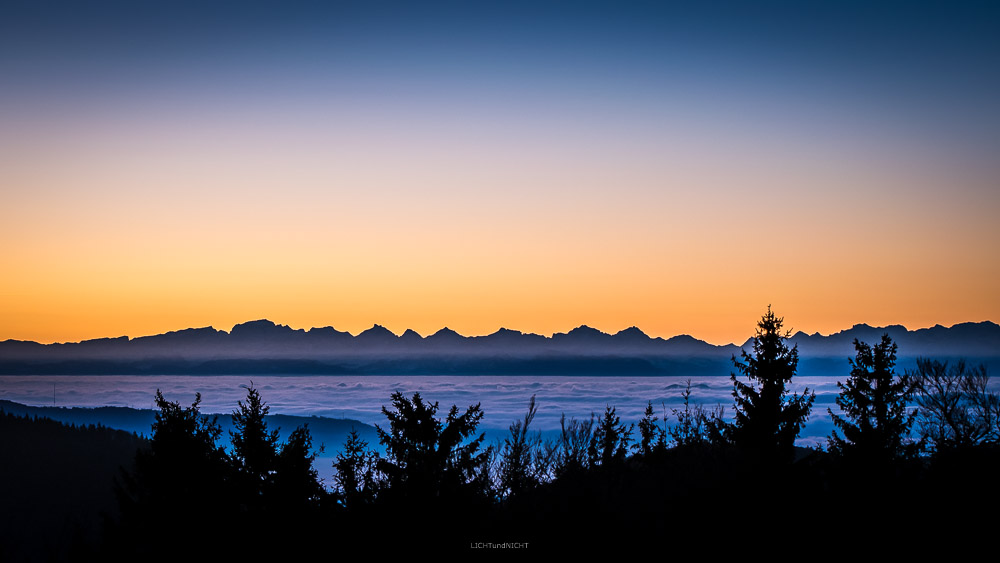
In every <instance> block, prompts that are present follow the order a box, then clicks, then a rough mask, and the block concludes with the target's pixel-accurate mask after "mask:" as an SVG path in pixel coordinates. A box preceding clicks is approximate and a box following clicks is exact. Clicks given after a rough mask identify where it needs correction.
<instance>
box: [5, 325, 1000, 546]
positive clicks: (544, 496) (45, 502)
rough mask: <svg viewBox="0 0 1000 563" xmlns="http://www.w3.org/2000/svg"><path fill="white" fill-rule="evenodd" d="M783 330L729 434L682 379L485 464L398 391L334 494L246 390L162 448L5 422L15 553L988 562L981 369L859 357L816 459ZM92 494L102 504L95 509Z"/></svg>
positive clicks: (460, 426)
mask: <svg viewBox="0 0 1000 563" xmlns="http://www.w3.org/2000/svg"><path fill="white" fill-rule="evenodd" d="M782 323H783V320H782V319H781V318H778V317H776V316H775V315H773V314H772V313H771V311H770V310H768V312H767V314H766V315H765V316H764V317H763V318H762V319H761V321H760V322H759V323H758V331H757V334H756V335H755V336H754V338H753V339H752V341H751V343H750V345H749V346H748V350H745V351H744V352H743V353H741V355H740V357H739V358H737V357H735V356H734V357H732V358H731V366H732V371H733V375H732V376H731V381H732V385H733V403H732V405H731V406H729V407H725V408H731V409H732V412H733V413H734V414H735V416H732V417H728V416H725V413H724V407H721V406H720V407H718V408H716V409H714V410H709V409H706V408H704V407H703V406H701V405H695V404H691V403H690V401H689V399H690V392H691V388H690V383H688V386H687V388H686V389H685V390H684V391H683V393H682V397H683V398H684V403H683V407H681V408H679V409H675V410H673V411H672V412H671V413H669V414H668V415H667V416H662V417H661V416H658V415H657V413H656V409H654V407H653V405H652V404H649V405H647V408H646V411H645V414H644V416H643V417H642V418H641V419H640V420H638V421H623V420H621V418H620V416H618V414H617V413H616V407H615V406H611V405H609V406H607V407H606V408H605V409H604V410H603V412H602V414H601V415H600V416H594V415H592V416H591V417H590V418H589V419H583V420H578V419H575V418H574V419H569V420H566V419H565V418H564V419H563V421H562V423H561V431H560V432H559V434H558V435H557V436H556V437H555V438H551V439H543V438H542V435H541V434H540V433H538V432H537V431H536V430H533V427H532V422H533V420H534V416H535V413H536V412H537V405H536V404H535V398H534V397H531V398H530V400H528V401H527V405H526V406H527V409H526V413H525V415H524V417H523V419H521V420H517V421H514V422H513V423H512V424H511V425H510V427H509V434H508V435H507V437H506V438H505V439H503V440H502V441H498V442H497V443H494V444H487V443H486V442H485V440H484V436H483V434H482V433H479V432H478V426H479V423H480V421H481V420H482V417H483V414H484V413H483V411H482V409H481V407H480V405H479V404H473V405H469V406H468V407H467V408H465V409H460V408H459V407H458V406H457V405H453V406H451V407H450V408H448V409H446V410H445V409H442V408H439V405H438V403H436V402H431V401H429V400H427V399H425V398H424V397H423V396H421V394H420V393H415V394H413V395H412V396H406V395H403V394H402V393H399V392H396V393H394V394H392V396H391V397H390V403H389V404H388V405H386V406H383V408H382V412H383V415H384V416H385V423H384V424H379V425H378V426H377V427H376V432H375V435H374V436H373V437H365V436H363V435H362V434H360V433H358V432H349V433H348V435H347V437H346V439H345V441H344V444H343V447H342V448H341V449H340V452H339V453H338V455H337V456H336V459H335V460H333V462H332V463H333V466H334V469H335V470H336V480H335V483H332V485H333V486H332V488H330V487H327V486H324V484H323V483H321V482H320V481H318V479H317V473H316V469H315V465H314V464H315V462H316V460H317V458H316V454H315V447H314V442H313V439H314V437H313V435H312V433H311V428H310V427H309V426H306V425H301V426H298V427H296V428H295V429H294V430H292V431H291V432H289V433H287V434H284V435H283V436H282V435H279V433H278V432H277V431H276V429H275V428H274V425H273V423H274V422H275V419H273V418H271V417H270V416H269V407H268V405H267V404H266V402H265V401H264V398H263V397H261V395H260V393H259V391H258V390H257V389H255V388H254V387H253V386H252V385H251V386H250V387H249V388H248V389H247V395H246V399H245V400H244V401H240V402H239V404H238V405H237V406H236V408H235V409H234V411H233V412H232V414H231V417H230V420H231V428H230V429H229V431H228V432H226V431H224V429H223V428H222V426H221V425H220V424H219V422H218V419H216V418H214V417H209V416H207V415H203V414H202V413H201V412H200V409H199V406H200V397H199V396H195V398H194V401H193V402H192V403H191V405H190V406H186V405H181V404H179V403H176V402H171V401H167V400H165V399H164V398H163V396H162V395H161V394H160V393H159V392H157V400H156V404H157V408H158V410H157V411H155V412H154V418H153V421H152V423H151V426H150V430H151V432H150V437H149V439H148V440H147V439H145V438H141V437H139V436H136V435H134V434H128V433H121V432H108V431H107V429H103V428H101V427H97V426H86V427H83V426H66V425H64V424H61V423H58V422H54V421H51V420H49V419H43V418H37V417H34V418H29V417H23V416H18V415H15V414H11V413H2V414H0V450H2V453H3V457H2V458H0V459H3V460H4V463H2V464H0V483H2V484H3V485H4V486H5V487H7V489H6V490H5V491H0V492H5V493H7V495H8V496H5V497H4V498H5V501H6V500H7V499H13V500H10V501H7V504H5V509H6V510H5V517H6V521H5V522H4V524H5V526H4V527H3V528H0V534H2V535H0V556H2V558H3V559H4V560H8V559H10V560H22V559H24V560H100V561H135V560H153V561H167V560H170V561H174V560H177V559H178V558H192V559H197V560H215V559H218V560H240V559H247V560H254V561H260V560H271V559H273V560H277V561H287V560H306V559H309V558H314V557H315V556H316V549H317V543H318V544H320V545H322V546H323V549H326V546H336V547H335V549H336V551H337V553H338V554H364V555H365V557H368V558H374V559H376V560H379V559H382V558H385V557H386V556H392V555H396V556H400V557H404V558H406V559H405V560H409V559H414V554H416V553H421V554H424V553H433V554H435V555H438V556H441V555H444V556H451V555H459V556H464V557H468V556H469V555H481V554H484V553H485V552H487V551H489V552H493V551H498V550H499V551H504V552H508V554H507V556H508V558H509V556H510V553H509V552H523V553H524V554H526V555H527V554H530V555H531V556H536V555H538V554H541V555H544V556H548V557H562V556H577V557H578V556H581V555H585V556H591V555H593V554H595V553H601V552H603V550H607V549H611V550H615V552H617V553H618V554H619V555H622V554H633V553H635V554H640V553H646V554H647V555H648V553H649V552H650V551H653V552H661V551H662V552H668V551H669V553H670V554H671V555H674V556H691V555H695V554H700V555H702V556H705V555H706V554H710V557H712V558H718V557H714V556H715V555H717V554H721V556H741V555H749V554H756V553H758V552H760V553H761V554H763V553H765V552H766V553H771V554H772V555H773V552H774V551H775V550H779V551H781V552H782V553H784V552H785V551H788V552H789V553H790V557H796V558H801V557H808V556H810V555H811V552H812V551H814V550H819V549H825V548H827V547H828V546H830V545H836V548H837V550H838V551H839V552H843V553H855V552H858V553H860V552H861V551H862V550H864V551H865V552H866V553H870V554H875V555H878V556H892V557H893V558H897V557H899V556H902V555H910V554H915V553H918V552H919V553H921V554H924V555H926V553H928V552H930V551H929V550H933V551H934V552H940V551H944V552H945V554H946V555H948V556H949V559H954V558H961V557H962V556H964V555H965V554H966V553H969V552H971V551H972V550H973V549H981V546H982V544H983V540H985V539H987V538H989V537H991V536H990V535H988V534H992V533H993V531H994V530H993V527H994V525H995V522H994V521H993V518H992V517H991V512H990V510H992V508H993V507H995V506H997V504H996V503H997V502H998V501H1000V489H998V488H997V487H995V486H994V479H995V476H996V475H997V471H998V470H1000V396H998V394H997V393H996V392H995V391H993V390H992V388H991V387H990V384H989V375H988V373H987V371H986V367H985V366H984V365H975V364H969V363H966V362H961V361H960V362H950V361H940V360H933V359H921V360H920V361H918V362H917V364H916V366H917V367H916V369H914V370H905V371H903V373H898V372H897V371H896V367H895V365H896V358H897V353H898V346H897V343H896V342H894V341H893V339H892V338H891V337H890V336H889V335H888V334H883V335H882V336H881V338H880V339H879V340H877V341H875V342H873V343H867V342H864V341H860V340H856V341H855V342H854V343H853V345H854V349H855V354H854V355H853V357H852V358H850V361H845V362H844V365H843V366H842V375H843V377H842V379H841V381H840V383H839V387H840V394H839V396H838V398H837V401H836V402H837V406H838V407H839V410H838V413H833V411H832V409H831V414H834V420H835V427H836V431H835V432H833V433H832V434H831V435H830V437H829V443H828V447H827V448H820V449H806V448H801V447H797V446H796V445H795V439H796V437H797V436H798V432H799V430H800V429H801V427H802V424H803V423H804V422H805V421H806V420H807V419H808V417H809V416H810V415H811V413H812V409H813V407H814V404H813V403H814V395H813V394H812V393H811V392H809V390H805V391H804V392H803V393H802V394H801V395H799V394H789V393H788V391H787V389H788V386H789V384H791V383H792V381H793V379H794V377H795V376H796V375H797V370H798V364H799V356H798V350H797V348H796V347H795V346H794V345H790V335H789V334H787V333H785V332H782V330H781V329H782ZM5 406H9V403H5ZM52 410H58V409H52ZM375 440H377V441H378V443H379V444H380V446H381V449H380V450H376V449H374V448H373V447H372V445H373V442H374V441H375ZM227 444H228V447H227ZM119 467H120V470H119V469H118V468H119ZM63 472H70V473H72V475H70V476H68V477H67V478H65V479H63V477H62V475H61V473H63ZM57 480H60V481H61V482H60V483H58V486H54V484H53V483H52V482H54V481H57ZM78 488H80V490H83V489H82V488H85V490H86V491H87V494H88V495H90V497H93V498H87V499H86V500H85V501H83V506H86V507H89V508H87V510H84V511H83V512H80V511H78V510H76V508H74V507H78V506H80V504H79V501H78V496H79V495H78V493H79V492H80V491H79V490H78ZM102 491H103V492H102ZM109 491H110V492H109ZM40 507H41V508H40ZM983 508H985V509H986V510H985V511H984V510H982V509H983ZM98 511H99V512H100V516H95V513H97V512H98ZM37 514H44V515H45V517H44V518H43V519H42V520H40V521H37V520H36V521H33V520H32V518H37ZM33 515H35V516H33ZM22 532H23V533H22ZM39 538H41V539H43V540H44V541H42V542H41V543H37V542H35V543H33V541H34V540H36V539H39ZM790 546H794V547H790Z"/></svg>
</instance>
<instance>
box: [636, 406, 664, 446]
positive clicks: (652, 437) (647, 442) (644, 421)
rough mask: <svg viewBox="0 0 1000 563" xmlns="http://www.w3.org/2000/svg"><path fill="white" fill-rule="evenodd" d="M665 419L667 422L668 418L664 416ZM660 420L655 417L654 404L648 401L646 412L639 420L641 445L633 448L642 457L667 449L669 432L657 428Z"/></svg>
mask: <svg viewBox="0 0 1000 563" xmlns="http://www.w3.org/2000/svg"><path fill="white" fill-rule="evenodd" d="M663 418H664V422H666V418H667V417H666V416H664V417H663ZM658 420H660V417H658V416H653V402H652V401H648V402H647V403H646V410H645V411H644V412H643V413H642V418H641V419H640V420H639V425H638V426H639V443H638V444H635V445H633V446H632V448H633V449H635V450H638V452H639V454H640V455H642V456H649V455H651V454H652V453H653V452H654V451H663V450H665V449H666V448H667V437H666V434H667V432H666V430H664V429H663V428H661V427H659V426H657V424H656V421H658Z"/></svg>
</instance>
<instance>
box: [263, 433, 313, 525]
mask: <svg viewBox="0 0 1000 563" xmlns="http://www.w3.org/2000/svg"><path fill="white" fill-rule="evenodd" d="M320 451H322V447H321V448H320ZM315 460H316V454H315V453H313V451H312V435H311V434H310V433H309V427H308V425H302V426H300V427H298V428H296V429H295V430H293V431H292V433H291V434H290V435H289V436H288V440H287V441H286V442H285V443H284V444H282V445H281V451H280V452H279V453H278V456H277V459H276V460H275V471H274V475H273V482H274V493H275V495H276V496H277V498H278V500H279V502H281V503H282V504H284V505H286V506H288V505H290V506H303V505H307V504H310V503H313V502H315V501H318V500H319V499H320V498H322V497H323V495H324V490H323V486H322V484H321V483H320V480H319V474H318V473H317V472H316V468H315V467H313V461H315Z"/></svg>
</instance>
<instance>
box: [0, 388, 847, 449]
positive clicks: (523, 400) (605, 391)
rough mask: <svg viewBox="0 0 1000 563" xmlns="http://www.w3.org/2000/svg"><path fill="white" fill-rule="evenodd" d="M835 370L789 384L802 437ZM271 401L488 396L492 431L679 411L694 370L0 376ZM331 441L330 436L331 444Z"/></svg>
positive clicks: (133, 396)
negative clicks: (527, 420)
mask: <svg viewBox="0 0 1000 563" xmlns="http://www.w3.org/2000/svg"><path fill="white" fill-rule="evenodd" d="M837 379H838V378H836V377H823V376H812V377H810V376H799V377H796V378H795V379H794V380H793V384H792V385H791V386H790V391H791V392H798V393H801V392H802V391H803V389H804V388H806V387H808V388H809V390H810V391H815V392H816V402H815V404H814V406H813V411H812V415H811V416H810V417H809V420H808V423H807V425H806V427H805V428H804V429H803V431H802V433H801V434H800V437H799V443H800V444H801V445H804V446H812V445H818V444H825V442H826V437H827V436H828V435H829V433H830V430H831V422H830V416H829V414H828V413H827V407H831V408H833V409H834V412H837V406H836V404H835V402H834V400H835V398H836V395H837V393H838V389H837ZM251 381H252V383H253V385H254V386H255V387H256V388H257V389H259V390H260V393H261V397H262V398H263V399H264V400H265V401H266V402H267V404H268V405H270V408H271V414H290V415H301V416H312V415H316V416H325V417H331V418H349V419H354V420H359V421H361V422H364V423H367V424H373V425H374V424H380V425H383V426H384V424H385V416H384V415H383V414H382V406H383V405H386V406H390V405H391V399H390V397H391V395H392V394H393V393H394V392H396V391H400V392H402V393H404V394H405V395H407V396H412V394H413V393H415V392H419V393H420V394H421V396H422V397H423V398H424V399H425V400H426V401H430V402H438V403H439V404H440V411H439V413H440V414H441V415H442V417H443V416H444V415H445V414H446V413H447V410H448V408H449V407H450V406H451V405H453V404H454V405H458V406H459V407H460V408H462V409H465V408H466V407H468V406H469V405H474V404H476V403H479V404H481V405H482V408H483V411H484V412H485V416H484V417H483V420H482V424H481V430H483V431H485V432H486V433H487V436H488V438H490V439H493V438H496V437H500V436H502V434H503V433H504V432H506V429H507V427H508V426H509V425H510V423H511V422H513V421H515V420H517V419H519V418H523V416H524V414H525V412H526V410H527V407H528V401H529V399H530V398H531V396H532V395H534V396H535V397H536V399H535V400H536V402H537V405H538V414H537V416H536V417H535V420H534V422H533V423H532V427H533V428H534V429H536V430H541V431H543V432H544V433H549V432H551V431H555V430H557V429H558V428H559V419H560V417H561V416H562V415H564V414H565V415H566V418H567V419H569V418H571V417H576V418H581V419H586V418H589V417H590V414H591V413H592V412H593V413H595V414H597V415H598V416H599V415H600V414H602V413H603V412H604V409H605V407H606V406H613V407H615V408H616V409H617V414H618V415H619V416H620V417H621V419H622V421H623V422H626V423H628V422H636V421H638V420H639V419H640V418H642V413H643V410H644V409H645V408H646V405H647V403H649V402H652V404H653V407H654V409H655V410H656V413H657V416H660V417H661V418H662V417H663V415H664V413H666V414H667V415H668V416H669V419H668V424H669V423H670V422H671V421H672V420H675V419H676V417H675V416H673V415H672V414H671V411H672V409H680V408H682V406H683V403H682V401H683V397H682V392H683V390H684V388H685V386H686V381H687V379H686V378H678V377H613V376H590V377H573V376H301V375H296V376H252V377H248V376H221V375H219V376H171V375H164V376H117V375H104V376H44V377H39V376H0V399H7V400H10V401H14V402H18V403H23V404H27V405H36V406H53V405H54V406H59V407H102V406H127V407H132V408H137V409H155V408H156V406H155V403H154V394H155V392H156V390H157V389H159V390H160V391H162V392H163V395H164V396H165V397H166V398H167V399H168V400H172V401H177V402H180V403H181V404H185V405H186V404H190V403H191V402H192V401H194V397H195V393H201V398H202V403H201V410H202V412H204V413H228V412H232V411H233V409H234V408H236V405H237V401H239V400H240V399H243V398H245V397H246V387H247V386H248V385H250V384H251ZM690 381H691V403H692V405H694V404H698V403H700V404H702V405H704V406H705V407H708V408H711V407H715V406H716V405H722V406H724V407H725V408H726V416H727V417H729V416H731V415H732V400H733V398H732V391H733V385H732V382H731V381H730V380H729V378H728V377H717V376H715V377H707V376H701V377H691V378H690ZM328 447H329V445H328Z"/></svg>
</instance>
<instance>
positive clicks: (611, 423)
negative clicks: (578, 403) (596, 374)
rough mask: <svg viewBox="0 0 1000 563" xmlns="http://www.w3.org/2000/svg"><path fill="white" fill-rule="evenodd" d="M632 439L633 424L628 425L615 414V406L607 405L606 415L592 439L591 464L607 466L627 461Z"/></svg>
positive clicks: (589, 450)
mask: <svg viewBox="0 0 1000 563" xmlns="http://www.w3.org/2000/svg"><path fill="white" fill-rule="evenodd" d="M631 439H632V425H631V424H629V425H628V426H626V425H625V424H624V423H623V422H622V421H621V417H619V416H618V415H616V414H615V407H611V406H609V407H606V408H605V409H604V417H603V418H601V420H600V423H599V424H598V425H597V428H596V429H595V430H594V434H593V436H592V437H591V439H590V448H589V449H588V451H587V453H588V457H589V458H590V466H591V467H594V466H596V465H603V466H605V467H607V466H610V465H612V464H616V463H621V462H623V461H625V455H626V454H627V453H628V445H629V441H630V440H631Z"/></svg>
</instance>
